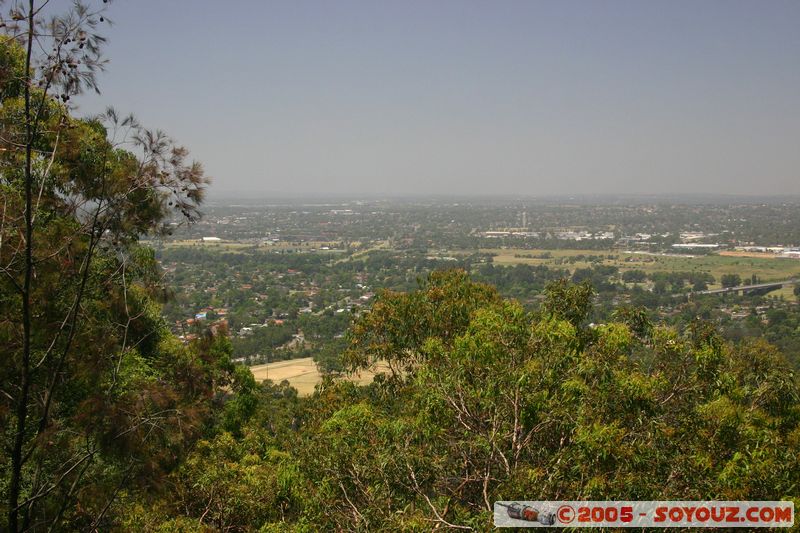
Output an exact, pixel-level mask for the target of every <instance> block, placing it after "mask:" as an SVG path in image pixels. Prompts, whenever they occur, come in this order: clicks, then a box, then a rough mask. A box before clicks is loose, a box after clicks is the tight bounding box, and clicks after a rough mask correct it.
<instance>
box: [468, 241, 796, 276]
mask: <svg viewBox="0 0 800 533" xmlns="http://www.w3.org/2000/svg"><path fill="white" fill-rule="evenodd" d="M480 251H481V252H491V253H495V254H497V255H496V256H495V257H494V259H493V261H494V263H495V264H498V265H515V264H529V265H547V266H550V267H560V268H566V269H569V270H570V271H571V272H572V271H574V270H575V269H576V268H586V267H588V266H590V263H588V262H585V261H576V262H575V263H569V262H567V261H565V260H566V259H568V258H569V257H574V256H578V255H585V256H588V255H595V256H597V255H602V256H608V255H613V256H615V258H614V259H604V260H603V264H605V265H613V266H616V267H618V268H619V269H620V270H621V271H623V272H624V271H625V270H634V269H636V270H644V271H645V272H648V273H650V272H675V271H686V272H691V271H699V272H710V273H711V275H713V276H714V277H715V278H716V279H717V280H719V279H720V277H722V275H723V274H739V275H740V276H741V277H742V278H743V279H744V278H749V277H750V276H751V275H752V274H755V275H756V276H758V277H759V279H761V280H763V281H778V280H784V279H790V278H793V277H800V260H797V259H787V258H778V257H743V256H731V255H718V254H711V255H697V256H687V255H649V254H637V253H632V252H621V251H618V250H525V249H482V250H480ZM544 253H549V254H550V256H551V257H549V258H539V257H517V256H520V255H527V256H535V255H541V254H544Z"/></svg>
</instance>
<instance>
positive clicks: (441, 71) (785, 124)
mask: <svg viewBox="0 0 800 533" xmlns="http://www.w3.org/2000/svg"><path fill="white" fill-rule="evenodd" d="M109 15H110V18H112V19H113V20H114V22H115V25H114V26H113V27H112V28H110V29H108V30H107V31H106V32H105V33H106V35H107V36H108V37H109V39H110V44H109V46H108V54H107V55H108V57H109V58H110V60H111V63H110V65H109V68H108V70H107V73H105V74H104V75H103V76H102V77H101V80H100V82H101V89H102V91H103V94H102V95H101V96H99V97H93V96H92V97H89V96H84V97H82V98H81V99H80V100H79V103H80V104H81V109H82V111H84V112H86V113H89V112H94V111H99V110H101V109H102V108H104V107H105V106H106V105H113V106H115V107H116V108H117V109H118V110H121V111H125V112H128V111H130V112H134V113H135V114H136V115H137V116H138V117H139V118H140V120H141V121H142V122H143V123H145V124H146V125H148V126H151V127H158V128H161V129H164V130H165V131H167V132H168V133H170V134H171V135H172V136H173V137H175V138H176V139H178V140H179V141H181V142H182V143H183V144H185V145H186V146H187V147H188V148H189V149H190V150H191V151H192V153H193V155H194V156H195V157H196V158H197V159H199V160H200V161H202V162H203V163H204V164H205V166H206V169H207V171H208V173H209V174H210V175H212V176H213V177H214V179H215V181H214V185H213V191H212V192H213V193H214V194H215V195H222V194H225V195H229V194H234V193H248V194H254V195H268V194H309V193H312V194H323V195H324V194H329V193H338V194H359V195H386V194H428V193H435V194H448V193H462V194H524V195H548V194H561V193H574V192H583V193H692V192H702V193H709V192H711V193H713V192H727V193H734V194H789V193H791V194H798V193H800V1H797V0H791V1H780V0H768V1H757V0H753V1H749V2H741V1H731V0H725V1H719V2H715V1H708V0H703V1H697V0H693V1H676V0H669V1H666V0H665V1H661V2H655V1H640V0H635V1H630V2H628V1H613V0H592V1H589V0H586V1H583V2H570V1H563V0H558V1H556V0H551V1H535V0H526V1H518V2H517V1H503V0H500V1H482V2H472V1H466V0H464V1H443V0H435V1H430V0H427V1H419V2H415V1H409V0H396V1H391V2H390V1H374V0H372V1H364V2H357V1H345V0H336V1H327V0H326V1H319V2H304V1H298V0H287V1H283V2H273V1H261V0H252V1H245V0H224V1H222V0H216V1H211V0H169V1H165V0H117V1H116V2H114V3H113V4H111V8H110V11H109Z"/></svg>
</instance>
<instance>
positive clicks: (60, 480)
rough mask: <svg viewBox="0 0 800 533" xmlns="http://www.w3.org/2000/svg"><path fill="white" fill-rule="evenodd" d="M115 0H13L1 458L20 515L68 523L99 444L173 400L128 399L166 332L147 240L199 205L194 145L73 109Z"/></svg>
mask: <svg viewBox="0 0 800 533" xmlns="http://www.w3.org/2000/svg"><path fill="white" fill-rule="evenodd" d="M106 4H107V0H103V1H97V2H92V3H88V2H87V3H84V2H82V1H76V2H74V3H73V4H72V5H71V7H70V8H69V9H67V11H66V12H63V13H62V12H55V11H54V7H53V6H52V5H50V3H49V2H48V1H47V0H43V1H39V2H37V1H35V0H28V1H26V2H20V1H17V2H5V3H3V4H2V9H3V13H2V18H0V26H1V27H2V30H3V34H2V36H0V77H1V78H0V202H2V207H1V208H0V209H2V212H1V213H0V276H1V279H0V300H1V301H2V306H0V308H1V309H0V345H1V346H2V355H3V359H2V367H1V368H0V377H2V382H0V393H1V394H2V398H1V399H0V401H2V405H0V418H2V422H3V426H4V427H6V428H7V430H6V431H5V432H4V435H3V445H4V447H5V451H6V452H7V454H5V453H4V456H7V457H8V458H9V460H8V461H5V460H4V461H3V462H2V464H1V465H0V467H1V468H2V471H3V475H4V477H6V479H7V482H6V483H4V485H3V491H4V492H5V493H6V494H5V496H6V498H5V501H6V506H7V507H6V512H7V520H8V523H7V526H8V530H10V531H17V530H25V529H29V528H34V529H42V528H50V529H52V528H56V527H58V525H59V523H60V521H61V520H62V517H63V515H64V513H65V511H66V510H67V509H68V507H69V505H70V503H71V502H73V500H74V498H75V495H76V494H77V493H78V492H79V491H80V490H82V488H83V487H84V480H85V479H86V476H88V475H89V474H90V472H91V470H90V469H91V468H94V467H96V466H97V464H98V462H99V461H100V459H99V458H100V457H101V456H102V454H103V450H104V449H105V450H109V449H111V448H113V446H116V445H118V444H119V443H120V442H121V441H122V440H124V439H127V438H129V437H130V436H131V435H132V434H134V433H137V432H138V430H139V429H140V428H143V427H149V428H150V430H151V431H153V430H155V429H157V428H158V426H159V425H160V424H161V423H163V420H164V418H165V417H166V416H167V413H166V412H164V413H160V414H154V413H152V412H150V413H146V411H147V409H143V410H139V411H137V409H136V408H135V406H131V408H129V409H127V410H125V409H122V408H121V407H120V404H119V402H120V401H121V398H122V397H123V396H125V398H126V399H127V400H130V399H131V398H130V396H129V395H127V392H125V393H123V391H124V389H125V387H126V380H129V378H130V376H127V377H126V372H127V370H126V369H127V368H128V366H129V361H130V360H131V358H136V357H142V356H146V355H147V352H148V351H149V352H150V355H152V354H153V351H154V349H155V348H154V346H153V343H154V342H156V341H157V340H158V339H159V338H160V336H161V333H160V331H159V329H158V328H159V324H160V318H159V316H158V313H157V312H155V311H154V309H153V307H152V296H154V295H155V294H156V287H157V285H158V281H159V280H158V274H157V268H156V265H155V262H154V260H153V258H152V254H148V253H147V252H146V251H144V250H141V249H140V248H138V247H137V246H136V243H137V241H138V239H139V237H140V236H142V235H144V234H148V233H157V232H162V231H169V227H170V225H171V224H175V223H177V222H178V221H181V220H182V221H189V222H191V221H193V220H195V219H196V218H197V217H198V216H199V211H198V207H199V204H200V203H201V201H202V198H203V191H204V188H205V185H206V183H207V178H206V177H205V175H204V172H203V169H202V167H201V166H200V165H199V164H198V163H196V162H191V161H189V159H188V152H187V151H186V149H184V148H182V147H180V146H178V145H176V144H175V143H174V142H173V141H172V140H171V139H170V138H169V137H168V136H167V135H166V134H164V133H163V132H160V131H151V130H148V129H146V128H144V127H142V126H141V125H140V124H139V123H138V122H137V121H136V119H135V118H133V117H132V116H127V117H122V116H119V115H118V114H117V113H116V112H115V111H114V110H112V109H110V110H108V111H107V112H106V113H104V114H103V115H102V116H99V117H94V118H91V119H78V118H76V117H75V108H74V107H73V104H72V101H73V98H74V97H75V96H76V95H78V94H80V93H82V92H83V91H85V90H95V91H96V90H98V85H97V74H98V73H99V72H100V71H102V70H103V68H104V65H105V61H106V60H105V59H104V57H103V53H102V49H103V45H104V43H105V38H104V37H103V36H102V35H101V34H100V31H101V28H102V27H103V25H105V24H108V23H109V21H108V19H107V18H106V17H107V15H106V13H105V10H106V7H107V5H106ZM146 403H147V402H146V401H144V402H143V405H144V404H146ZM112 406H113V408H112ZM118 409H121V411H126V413H127V414H126V415H124V416H123V415H122V412H121V411H117V410H118ZM112 412H116V416H118V417H119V418H118V419H116V420H113V421H112V420H110V419H109V417H110V416H111V413H112ZM111 422H113V424H112V423H111ZM108 426H114V427H113V428H112V427H108ZM123 470H124V469H123ZM126 477H127V475H123V476H121V480H122V481H124V480H125V479H126ZM121 485H122V482H121V483H120V486H121ZM117 490H119V489H118V488H117V489H114V490H112V491H111V493H110V495H111V498H112V499H113V496H114V495H115V494H116V492H117ZM110 501H111V500H110V499H109V503H110ZM106 509H107V505H106V506H105V508H102V507H101V508H100V512H99V513H98V516H96V517H95V518H96V519H97V520H99V519H100V518H102V515H103V514H104V513H105V511H106ZM88 525H92V524H91V523H89V524H88Z"/></svg>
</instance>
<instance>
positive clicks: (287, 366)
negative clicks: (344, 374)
mask: <svg viewBox="0 0 800 533" xmlns="http://www.w3.org/2000/svg"><path fill="white" fill-rule="evenodd" d="M250 371H251V372H252V373H253V376H255V378H256V381H258V382H261V381H264V380H265V379H269V380H272V381H273V382H274V383H280V382H281V381H283V380H284V379H285V380H287V381H288V382H289V384H290V385H291V386H292V387H294V388H295V389H297V392H298V394H299V395H300V396H309V395H310V394H311V393H313V392H314V387H315V386H316V385H317V383H319V382H320V381H322V376H321V375H320V373H319V370H317V365H316V364H315V363H314V359H313V358H311V357H304V358H302V359H290V360H288V361H277V362H275V363H267V364H265V365H256V366H251V367H250ZM373 377H375V374H374V373H373V372H362V373H361V374H360V375H358V376H353V377H351V378H345V379H349V380H350V381H354V382H356V383H358V384H360V385H366V384H368V383H371V382H372V378H373Z"/></svg>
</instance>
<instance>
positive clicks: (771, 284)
mask: <svg viewBox="0 0 800 533" xmlns="http://www.w3.org/2000/svg"><path fill="white" fill-rule="evenodd" d="M798 282H800V279H797V278H792V279H787V280H783V281H768V282H766V283H755V284H752V285H738V286H736V287H724V288H722V289H709V290H705V291H695V292H690V293H689V296H695V295H700V294H727V293H729V292H747V291H757V290H760V289H780V288H783V287H786V286H787V285H795V284H797V283H798Z"/></svg>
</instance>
